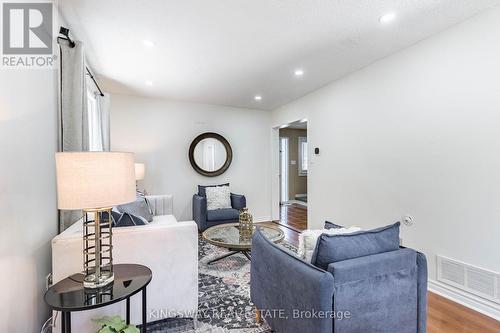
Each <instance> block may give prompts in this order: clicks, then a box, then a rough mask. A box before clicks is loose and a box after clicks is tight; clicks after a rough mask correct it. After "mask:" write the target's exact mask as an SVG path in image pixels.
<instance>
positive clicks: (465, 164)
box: [272, 9, 500, 314]
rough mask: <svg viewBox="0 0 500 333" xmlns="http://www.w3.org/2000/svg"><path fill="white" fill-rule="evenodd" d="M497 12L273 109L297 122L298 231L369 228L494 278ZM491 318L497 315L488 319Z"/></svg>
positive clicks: (499, 239) (499, 70) (498, 170)
mask: <svg viewBox="0 0 500 333" xmlns="http://www.w3.org/2000/svg"><path fill="white" fill-rule="evenodd" d="M499 41H500V9H495V10H492V11H490V12H486V13H484V14H482V15H480V16H476V17H474V18H472V19H471V20H469V21H467V22H464V23H462V24H461V25H458V26H456V27H453V28H452V29H450V30H448V31H446V32H444V33H442V34H439V35H436V36H434V37H432V38H430V39H428V40H425V41H423V42H420V43H418V44H416V45H414V46H413V47H411V48H408V49H406V50H404V51H402V52H399V53H397V54H395V55H393V56H391V57H388V58H385V59H384V60H381V61H379V62H377V63H375V64H373V65H371V66H369V67H367V68H365V69H363V70H361V71H359V72H356V73H354V74H352V75H350V76H348V77H345V78H344V79H341V80H339V81H337V82H334V83H332V84H330V85H329V86H327V87H325V88H323V89H321V90H318V91H316V92H314V93H312V94H310V95H307V96H305V97H303V98H301V99H299V100H297V101H295V102H293V103H291V104H289V105H286V106H284V107H282V108H280V109H278V110H275V111H273V116H272V123H273V125H274V126H277V125H280V124H283V123H288V122H290V121H295V120H297V119H301V118H307V119H308V120H309V122H308V125H309V127H308V129H309V144H310V147H311V149H310V150H309V151H310V152H311V154H312V152H313V148H314V147H319V148H320V149H321V154H320V155H319V156H311V160H310V161H311V165H310V170H309V183H308V185H309V186H308V190H309V209H310V215H309V216H310V220H309V226H310V227H320V226H321V225H322V224H323V221H324V220H325V219H332V220H333V221H335V222H336V223H340V224H347V225H360V226H362V227H365V228H370V227H375V226H381V225H386V224H389V223H390V222H392V221H395V220H398V219H399V218H400V216H402V215H403V214H411V215H412V216H413V217H414V219H415V223H416V224H415V225H414V226H413V227H402V237H403V239H404V242H405V243H406V245H408V246H410V247H415V248H418V249H420V250H423V251H424V252H425V253H426V254H427V256H428V259H429V269H430V278H431V279H435V278H436V269H435V256H436V254H440V255H444V256H448V257H451V258H455V259H458V260H461V261H463V262H466V263H470V264H473V265H477V266H479V267H483V268H486V269H490V270H493V271H496V272H500V204H499V200H500V130H499V127H500V43H499ZM497 313H498V314H500V312H497Z"/></svg>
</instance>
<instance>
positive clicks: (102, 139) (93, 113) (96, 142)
mask: <svg viewBox="0 0 500 333" xmlns="http://www.w3.org/2000/svg"><path fill="white" fill-rule="evenodd" d="M87 109H88V121H89V125H88V126H89V150H90V151H109V146H110V142H109V95H108V94H104V96H101V93H100V92H99V91H94V92H89V93H88V102H87Z"/></svg>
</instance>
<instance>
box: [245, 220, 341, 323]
mask: <svg viewBox="0 0 500 333" xmlns="http://www.w3.org/2000/svg"><path fill="white" fill-rule="evenodd" d="M297 281H300V283H297ZM250 283H251V298H252V302H254V304H255V305H256V307H257V308H258V309H259V310H261V311H263V312H262V318H264V319H265V320H266V321H267V322H268V323H269V324H270V325H271V327H272V328H273V330H274V331H277V332H287V333H299V332H300V333H301V332H316V333H325V332H328V333H331V332H332V329H333V326H332V318H331V314H332V303H333V288H334V283H333V277H332V275H331V274H329V273H328V272H325V271H323V270H321V269H319V268H316V267H314V266H312V265H310V264H309V263H307V262H305V261H303V260H301V259H299V258H298V257H295V256H294V255H292V254H290V253H288V252H286V251H285V250H283V249H281V248H279V247H278V246H276V245H275V244H273V243H271V242H270V241H269V240H268V239H266V238H265V237H264V236H263V235H262V234H261V232H260V231H259V230H258V229H257V231H256V232H255V234H254V236H253V240H252V265H251V272H250ZM278 311H280V312H279V313H278ZM300 311H302V315H301V313H300ZM305 312H307V313H309V314H311V313H312V312H315V313H322V315H323V316H322V317H319V318H318V317H316V318H314V317H313V318H311V317H308V316H307V315H305Z"/></svg>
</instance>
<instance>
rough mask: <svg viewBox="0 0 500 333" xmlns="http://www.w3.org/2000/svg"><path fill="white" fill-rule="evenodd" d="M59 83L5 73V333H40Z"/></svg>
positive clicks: (1, 218)
mask: <svg viewBox="0 0 500 333" xmlns="http://www.w3.org/2000/svg"><path fill="white" fill-rule="evenodd" d="M56 92H57V76H56V72H55V71H53V70H37V69H19V70H0V156H1V163H0V267H1V269H0V286H1V302H0V331H2V332H13V333H14V332H23V333H25V332H40V328H41V325H42V323H43V322H44V321H45V320H46V319H47V318H48V316H49V313H48V311H47V308H46V307H45V305H44V301H43V293H44V291H45V284H44V283H45V282H44V281H45V276H46V275H47V274H48V273H49V272H50V271H51V260H50V240H51V239H52V237H53V236H54V235H55V234H56V233H57V225H58V223H57V208H56V187H55V164H54V152H55V151H56V145H57V131H56V126H57V109H56V102H57V100H56Z"/></svg>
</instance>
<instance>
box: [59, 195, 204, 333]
mask: <svg viewBox="0 0 500 333" xmlns="http://www.w3.org/2000/svg"><path fill="white" fill-rule="evenodd" d="M146 198H147V199H148V202H149V203H150V205H151V207H152V210H153V213H154V218H153V221H152V222H151V223H149V224H148V225H145V226H134V227H120V228H114V229H113V262H114V263H115V264H120V263H137V264H142V265H145V266H147V267H149V268H150V269H151V270H152V272H153V279H152V280H151V283H150V284H149V285H148V288H147V314H148V322H151V321H156V320H160V319H163V318H165V317H168V316H173V315H174V314H181V315H184V316H186V317H192V316H194V315H196V311H197V308H198V228H197V225H196V223H195V222H194V221H187V222H177V220H176V218H175V217H174V216H173V215H172V210H173V204H172V201H173V200H172V196H168V195H162V196H147V197H146ZM82 233H83V231H82V222H81V221H80V222H77V223H75V224H74V225H72V226H71V227H69V228H68V229H67V230H65V231H64V232H62V233H61V234H59V235H57V236H56V237H54V239H53V240H52V274H53V281H54V283H57V282H58V281H60V280H62V279H64V278H66V277H67V276H69V275H71V274H74V273H77V272H81V271H82V269H83V268H82V266H83V254H82V248H83V242H82ZM130 308H131V322H132V323H135V324H139V323H140V322H141V312H140V311H141V293H138V294H137V295H135V296H133V297H132V299H131V306H130ZM54 315H55V313H54ZM105 315H121V316H122V317H123V318H125V302H120V303H117V304H113V305H110V306H107V307H105V308H101V309H95V310H89V311H83V312H73V313H72V315H71V323H72V331H73V332H79V333H87V332H89V333H91V332H92V333H94V332H96V331H97V327H96V325H95V324H94V323H92V321H91V319H93V318H94V319H95V318H100V317H102V316H105ZM60 317H61V316H60V314H59V315H58V316H57V320H56V325H57V328H56V329H55V330H54V331H55V332H59V331H60Z"/></svg>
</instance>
